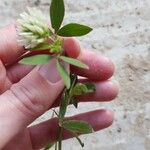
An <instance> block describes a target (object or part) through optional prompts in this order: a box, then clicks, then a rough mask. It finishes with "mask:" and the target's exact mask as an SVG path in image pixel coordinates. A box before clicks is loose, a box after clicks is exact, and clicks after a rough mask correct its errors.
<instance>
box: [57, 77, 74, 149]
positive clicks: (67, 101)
mask: <svg viewBox="0 0 150 150" xmlns="http://www.w3.org/2000/svg"><path fill="white" fill-rule="evenodd" d="M71 77H72V78H73V80H72V81H71V86H70V89H69V90H66V89H65V90H64V91H65V92H64V97H63V98H62V101H61V103H60V109H59V118H58V119H59V137H58V150H62V138H63V130H64V129H63V128H62V127H61V125H62V123H63V121H64V119H65V114H66V110H67V106H68V105H69V104H70V102H71V98H72V89H73V87H74V86H75V84H76V81H77V75H72V74H71ZM64 104H65V106H64ZM62 107H63V109H64V113H63V115H62V114H61V109H62Z"/></svg>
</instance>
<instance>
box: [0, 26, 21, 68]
mask: <svg viewBox="0 0 150 150" xmlns="http://www.w3.org/2000/svg"><path fill="white" fill-rule="evenodd" d="M23 52H24V48H23V47H22V46H19V45H18V43H17V34H16V27H15V25H14V24H12V25H8V26H6V27H4V28H2V29H0V60H1V61H2V62H3V64H5V65H7V64H11V63H12V62H14V61H15V60H17V58H18V57H19V56H21V55H22V54H23Z"/></svg>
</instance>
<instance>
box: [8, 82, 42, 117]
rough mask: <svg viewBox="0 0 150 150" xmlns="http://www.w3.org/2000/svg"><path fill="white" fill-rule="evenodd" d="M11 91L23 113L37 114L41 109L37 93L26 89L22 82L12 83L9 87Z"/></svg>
mask: <svg viewBox="0 0 150 150" xmlns="http://www.w3.org/2000/svg"><path fill="white" fill-rule="evenodd" d="M10 91H11V93H12V94H13V95H14V96H15V98H16V100H17V102H18V104H19V105H18V107H19V108H21V109H20V110H21V111H22V112H23V113H25V114H30V115H37V114H39V113H40V112H41V109H43V107H44V106H43V104H42V103H41V101H40V100H39V98H38V95H36V94H33V92H32V90H30V89H28V88H27V87H26V86H25V85H24V84H20V83H18V84H14V85H13V86H12V87H11V88H10Z"/></svg>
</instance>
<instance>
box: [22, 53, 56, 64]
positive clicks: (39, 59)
mask: <svg viewBox="0 0 150 150" xmlns="http://www.w3.org/2000/svg"><path fill="white" fill-rule="evenodd" d="M51 59H53V57H52V56H50V55H45V54H44V55H35V56H31V57H26V58H23V59H22V60H21V61H19V63H20V64H25V65H39V64H45V63H47V62H48V61H50V60H51Z"/></svg>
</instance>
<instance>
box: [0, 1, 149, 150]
mask: <svg viewBox="0 0 150 150" xmlns="http://www.w3.org/2000/svg"><path fill="white" fill-rule="evenodd" d="M65 1H66V8H67V13H66V17H65V22H71V21H75V22H81V23H85V24H89V25H91V26H92V27H93V28H94V31H93V32H92V33H91V34H89V35H88V36H85V37H84V38H82V39H80V41H81V43H82V46H84V47H86V48H88V49H92V50H93V51H96V52H100V53H102V54H104V55H106V56H109V57H110V58H112V59H113V61H114V62H115V65H116V73H115V77H114V78H115V79H116V80H118V81H119V82H120V94H119V96H118V97H117V99H116V101H114V102H111V103H93V104H84V105H82V104H80V106H79V110H74V109H72V108H70V109H69V111H68V113H71V114H75V113H79V112H85V111H89V110H93V109H96V108H100V107H102V108H103V107H107V108H110V109H112V110H114V111H115V122H114V124H113V126H111V127H110V128H108V129H105V130H103V131H100V132H97V133H94V134H92V135H89V136H82V138H83V141H86V143H85V147H84V148H83V150H150V1H149V0H132V1H131V0H76V1H75V0H65ZM48 2H49V0H0V27H2V26H5V25H7V24H10V23H12V22H13V21H14V20H15V19H16V18H17V17H18V16H19V13H21V12H22V11H23V10H25V8H26V6H36V7H40V8H41V9H42V10H43V11H44V12H46V13H47V12H48V4H49V3H48ZM48 116H50V114H49V113H48V114H46V115H44V116H42V117H41V118H39V119H38V120H37V122H39V121H41V120H44V119H45V118H48ZM80 149H82V148H80V146H79V145H78V143H77V142H76V140H74V139H72V140H68V141H65V142H64V150H80Z"/></svg>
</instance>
